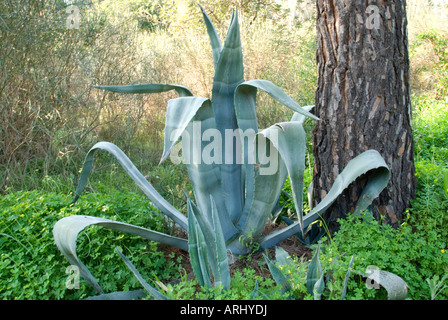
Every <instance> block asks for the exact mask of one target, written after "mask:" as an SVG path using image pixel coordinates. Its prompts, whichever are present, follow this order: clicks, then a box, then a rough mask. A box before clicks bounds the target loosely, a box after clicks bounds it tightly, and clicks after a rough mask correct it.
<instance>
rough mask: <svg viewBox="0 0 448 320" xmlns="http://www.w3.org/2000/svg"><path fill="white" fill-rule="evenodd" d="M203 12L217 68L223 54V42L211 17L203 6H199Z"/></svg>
mask: <svg viewBox="0 0 448 320" xmlns="http://www.w3.org/2000/svg"><path fill="white" fill-rule="evenodd" d="M199 7H200V8H201V11H202V16H203V18H204V23H205V26H206V27H207V33H208V35H209V38H210V45H211V47H212V51H213V62H214V64H215V68H216V66H217V64H218V61H219V55H220V54H221V50H222V45H221V40H220V39H219V36H218V33H217V32H216V29H215V26H214V25H213V23H212V21H211V20H210V18H209V16H208V15H207V13H206V12H205V10H204V8H202V6H201V5H199Z"/></svg>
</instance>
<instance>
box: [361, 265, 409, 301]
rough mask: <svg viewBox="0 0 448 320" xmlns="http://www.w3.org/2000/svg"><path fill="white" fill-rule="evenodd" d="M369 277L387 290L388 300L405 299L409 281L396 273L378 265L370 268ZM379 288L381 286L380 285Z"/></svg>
mask: <svg viewBox="0 0 448 320" xmlns="http://www.w3.org/2000/svg"><path fill="white" fill-rule="evenodd" d="M367 271H368V276H367V277H368V279H370V281H374V283H375V285H380V286H382V287H383V288H384V289H386V291H387V299H388V300H404V299H406V296H407V293H408V285H407V283H406V282H405V281H404V280H403V279H402V278H401V277H399V276H397V275H396V274H394V273H391V272H388V271H384V270H380V269H378V268H376V267H374V268H370V269H369V268H368V269H367ZM378 288H379V287H378Z"/></svg>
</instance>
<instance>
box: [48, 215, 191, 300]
mask: <svg viewBox="0 0 448 320" xmlns="http://www.w3.org/2000/svg"><path fill="white" fill-rule="evenodd" d="M91 225H98V226H101V227H104V228H108V229H112V230H117V231H120V232H125V233H130V234H134V235H138V236H140V237H142V238H145V239H148V240H151V241H157V242H162V243H166V244H169V245H172V246H175V247H177V248H179V249H182V250H185V251H188V243H187V241H186V240H185V239H181V238H176V237H172V236H169V235H166V234H163V233H160V232H157V231H152V230H149V229H145V228H141V227H138V226H134V225H131V224H128V223H123V222H117V221H112V220H108V219H103V218H97V217H90V216H69V217H65V218H62V219H61V220H59V221H58V222H56V224H55V225H54V228H53V237H54V240H55V243H56V245H57V247H58V249H59V250H60V251H61V253H62V254H63V255H64V256H65V258H66V259H67V260H68V261H69V262H70V264H72V265H75V266H77V267H78V268H79V271H80V275H81V276H82V277H83V278H84V279H86V281H87V282H88V283H89V284H90V285H92V286H93V288H94V289H95V290H96V291H97V292H98V293H103V291H102V289H101V287H100V286H99V284H98V282H97V281H96V279H95V278H94V277H93V275H92V274H91V273H90V271H89V270H88V269H87V267H86V266H85V265H84V264H83V263H82V262H81V260H80V259H79V258H78V256H77V255H76V240H77V238H78V234H79V232H81V231H82V230H83V229H85V228H87V227H88V226H91Z"/></svg>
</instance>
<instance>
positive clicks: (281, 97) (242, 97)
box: [235, 80, 319, 212]
mask: <svg viewBox="0 0 448 320" xmlns="http://www.w3.org/2000/svg"><path fill="white" fill-rule="evenodd" d="M258 90H263V91H265V92H267V93H268V94H269V95H270V96H271V97H272V98H273V99H274V100H276V101H278V102H279V103H281V104H283V105H284V106H286V107H288V108H289V109H291V110H293V111H295V112H296V113H298V116H295V118H294V117H293V119H294V121H298V123H300V124H302V123H303V121H304V119H302V118H300V116H301V117H309V118H311V119H314V120H319V118H317V117H316V116H314V115H313V114H311V113H310V112H309V111H310V110H311V108H312V106H307V107H306V108H301V107H300V105H299V104H298V103H296V102H295V101H294V100H293V99H292V98H291V97H290V96H288V95H287V94H286V93H285V92H284V91H283V90H282V89H281V88H279V87H278V86H276V85H275V84H274V83H272V82H270V81H268V80H250V81H245V82H243V83H241V84H240V85H239V86H238V87H237V89H236V91H235V114H236V118H237V121H238V126H239V128H240V129H241V130H242V131H244V132H248V131H253V132H255V133H256V132H258V122H257V112H256V96H257V91H258ZM299 115H300V116H299ZM248 145H249V144H246V143H244V144H243V147H244V150H243V156H244V164H245V192H246V198H245V207H244V211H247V207H250V206H251V201H252V198H253V192H254V183H253V181H254V168H253V167H254V165H253V164H251V163H250V161H249V157H250V156H251V152H250V150H249V147H248ZM244 211H243V212H244Z"/></svg>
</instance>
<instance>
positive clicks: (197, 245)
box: [188, 199, 212, 287]
mask: <svg viewBox="0 0 448 320" xmlns="http://www.w3.org/2000/svg"><path fill="white" fill-rule="evenodd" d="M192 211H193V209H192V203H191V200H190V199H188V248H189V254H190V263H191V266H192V268H193V272H194V274H195V276H196V279H197V280H198V282H199V284H200V285H201V286H204V285H205V286H207V287H211V286H212V285H211V282H210V275H209V272H208V264H207V255H206V251H205V250H204V249H205V247H206V244H205V240H204V236H203V235H200V234H199V233H200V232H201V230H200V229H199V226H198V223H197V221H196V218H195V216H194V213H193V212H192ZM204 253H205V255H204Z"/></svg>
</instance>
